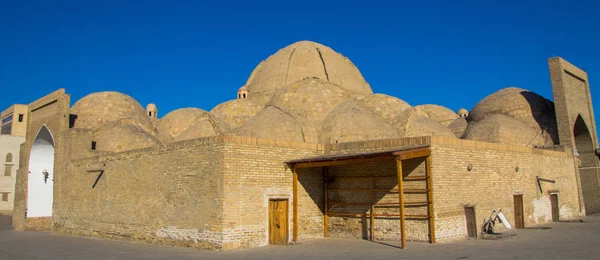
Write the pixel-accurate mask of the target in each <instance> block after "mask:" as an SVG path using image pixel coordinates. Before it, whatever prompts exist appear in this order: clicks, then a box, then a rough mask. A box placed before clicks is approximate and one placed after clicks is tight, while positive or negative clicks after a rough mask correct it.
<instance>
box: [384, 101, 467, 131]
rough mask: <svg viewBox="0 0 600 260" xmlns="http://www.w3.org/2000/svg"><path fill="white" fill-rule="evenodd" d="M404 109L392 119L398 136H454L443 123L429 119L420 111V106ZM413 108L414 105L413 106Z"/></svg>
mask: <svg viewBox="0 0 600 260" xmlns="http://www.w3.org/2000/svg"><path fill="white" fill-rule="evenodd" d="M419 107H420V106H417V109H407V110H404V112H402V113H401V114H400V115H399V116H398V117H396V119H395V120H394V122H395V123H394V125H393V126H394V128H395V129H396V130H397V131H398V134H399V135H400V137H417V136H432V135H435V136H448V137H455V135H454V133H452V131H450V129H448V128H447V127H445V126H444V125H443V124H441V123H440V122H438V121H437V120H434V119H431V118H429V117H427V116H425V114H424V113H423V111H422V108H419ZM413 108H415V107H413Z"/></svg>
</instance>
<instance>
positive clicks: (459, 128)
mask: <svg viewBox="0 0 600 260" xmlns="http://www.w3.org/2000/svg"><path fill="white" fill-rule="evenodd" d="M468 126H469V123H468V122H467V119H466V118H465V117H460V118H457V119H454V121H452V123H450V125H448V129H450V131H452V132H453V133H454V135H456V137H458V138H461V137H462V136H463V134H464V133H465V131H466V130H467V127H468Z"/></svg>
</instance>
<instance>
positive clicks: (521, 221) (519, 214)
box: [514, 194, 525, 228]
mask: <svg viewBox="0 0 600 260" xmlns="http://www.w3.org/2000/svg"><path fill="white" fill-rule="evenodd" d="M514 207H515V228H524V227H525V218H524V217H523V194H518V195H514Z"/></svg>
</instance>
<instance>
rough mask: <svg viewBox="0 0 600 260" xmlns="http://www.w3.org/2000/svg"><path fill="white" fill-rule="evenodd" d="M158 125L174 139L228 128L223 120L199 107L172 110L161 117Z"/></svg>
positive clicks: (208, 134)
mask: <svg viewBox="0 0 600 260" xmlns="http://www.w3.org/2000/svg"><path fill="white" fill-rule="evenodd" d="M158 126H159V129H160V130H161V131H162V132H163V133H164V134H165V135H168V136H169V137H171V138H173V140H176V141H179V140H186V139H193V138H199V137H206V136H213V135H218V134H219V133H222V132H225V131H228V130H229V126H228V125H227V123H225V121H223V120H219V119H216V117H215V116H214V115H211V114H210V113H208V112H206V111H204V110H202V109H199V108H182V109H177V110H174V111H172V112H170V113H168V114H167V115H165V116H164V117H163V118H161V119H160V121H159V122H158ZM183 133H185V134H184V135H182V134H183ZM180 135H181V136H180Z"/></svg>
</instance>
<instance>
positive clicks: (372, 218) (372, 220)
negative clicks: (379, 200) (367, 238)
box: [371, 177, 376, 241]
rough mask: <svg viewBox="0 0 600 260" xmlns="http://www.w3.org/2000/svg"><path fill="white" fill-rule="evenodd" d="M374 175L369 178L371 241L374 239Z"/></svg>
mask: <svg viewBox="0 0 600 260" xmlns="http://www.w3.org/2000/svg"><path fill="white" fill-rule="evenodd" d="M375 203H376V201H375V177H372V178H371V241H374V240H375Z"/></svg>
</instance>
